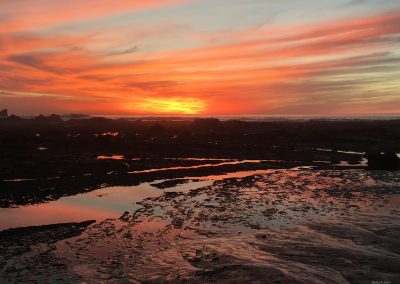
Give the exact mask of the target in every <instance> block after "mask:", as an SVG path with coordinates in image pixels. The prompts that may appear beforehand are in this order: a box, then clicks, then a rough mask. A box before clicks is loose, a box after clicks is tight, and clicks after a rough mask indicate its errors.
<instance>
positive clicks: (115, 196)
mask: <svg viewBox="0 0 400 284" xmlns="http://www.w3.org/2000/svg"><path fill="white" fill-rule="evenodd" d="M241 162H249V161H241ZM235 163H236V162H235ZM346 165H347V164H346ZM202 166H204V165H199V166H195V167H196V168H197V167H202ZM207 166H208V164H207ZM211 166H213V164H211ZM339 166H340V165H339ZM179 168H181V167H179ZM159 170H162V169H152V170H148V171H149V172H153V171H159ZM392 175H393V174H392ZM252 176H253V177H254V176H264V177H265V178H266V180H267V181H260V182H259V183H258V184H256V186H258V187H260V186H261V187H263V188H271V190H273V191H277V190H278V192H279V191H281V192H282V193H281V194H278V197H279V198H278V199H281V198H282V197H284V198H285V200H286V199H287V200H288V201H290V202H292V201H293V202H294V201H296V202H297V201H298V200H300V201H301V202H303V203H304V202H306V203H310V204H311V203H313V202H314V203H315V202H316V200H317V198H316V197H313V198H311V197H310V196H309V193H310V194H311V193H312V194H314V193H315V192H314V191H315V190H318V189H321V190H322V189H326V188H328V187H330V186H331V187H337V189H335V190H342V191H343V192H342V193H343V194H345V193H346V192H345V191H346V190H347V188H348V187H349V186H353V187H355V186H359V185H360V184H363V186H377V183H376V181H375V180H374V178H371V177H370V176H369V174H368V173H367V172H364V171H363V170H345V171H320V170H313V169H312V167H296V168H293V169H290V170H254V171H239V172H232V173H227V174H222V175H209V176H202V177H186V178H179V179H173V180H156V181H152V182H148V183H142V184H140V185H135V186H126V187H104V188H100V189H97V190H94V191H90V192H86V193H82V194H78V195H75V196H68V197H63V198H61V199H59V200H57V201H51V202H48V203H42V204H38V205H30V206H22V207H17V208H0V230H4V229H8V228H15V227H24V226H38V225H45V224H54V223H66V222H80V221H85V220H89V219H95V220H97V221H101V220H105V219H109V218H118V217H120V216H121V214H122V213H123V212H125V211H129V212H132V211H135V210H137V209H139V208H141V207H142V205H139V204H138V203H140V202H142V201H143V200H145V199H147V198H154V197H160V196H162V195H163V194H164V192H181V193H188V192H190V191H193V190H195V189H200V188H212V189H211V191H207V192H205V193H204V194H205V195H204V196H203V197H201V196H197V197H196V198H194V199H193V201H194V202H199V201H201V198H204V199H206V198H208V197H210V196H211V195H212V194H213V193H212V191H213V190H214V188H218V184H217V182H219V181H227V182H228V181H229V180H233V181H235V180H236V181H237V180H240V179H243V178H245V177H252ZM385 180H386V181H387V180H393V181H394V185H398V183H397V182H396V179H394V177H390V179H387V178H386V179H385ZM170 182H172V183H171V184H170ZM163 183H166V185H165V186H162V185H163ZM228 184H229V182H228ZM380 185H381V186H393V184H391V183H387V182H384V181H380ZM160 186H162V187H160ZM216 186H217V187H216ZM243 186H245V185H241V184H237V185H235V186H234V187H233V188H232V190H233V191H232V193H235V194H236V193H237V192H238V191H239V190H241V191H242V190H243ZM160 188H162V189H160ZM289 189H291V190H292V189H293V190H295V191H294V192H291V191H288V190H289ZM352 190H353V189H352ZM273 191H271V194H272V192H273ZM247 192H248V193H249V194H250V195H249V196H252V197H251V198H254V197H255V196H257V195H259V194H260V191H259V190H253V191H252V189H249V190H248V191H247ZM283 192H286V193H283ZM263 194H265V193H264V192H263ZM274 194H275V193H274ZM282 194H283V195H282ZM285 194H288V196H286V195H285ZM321 194H322V195H323V194H324V192H321ZM322 195H321V196H320V197H319V198H322ZM199 198H200V199H199ZM270 198H272V199H273V200H274V199H276V197H275V196H274V195H273V194H272V195H271V196H270ZM325 198H328V199H329V198H331V199H332V201H331V202H332V203H333V202H336V201H337V200H335V198H332V197H329V196H328V197H325ZM304 200H306V201H304ZM325 201H326V200H325ZM227 202H229V200H227ZM214 205H215V204H214ZM216 205H217V206H223V204H222V203H221V204H216ZM261 205H262V204H261ZM209 206H212V204H211V203H210V204H209ZM284 206H286V205H285V204H281V205H279V204H276V208H277V211H281V210H286V209H285V208H284ZM354 206H359V205H354ZM361 206H362V205H361ZM281 207H282V208H281ZM329 210H331V208H329ZM329 210H322V209H321V210H320V211H326V212H328V211H329ZM289 211H290V210H289ZM256 215H257V216H256ZM256 215H255V216H253V217H252V218H255V219H257V218H260V216H261V217H262V216H264V215H263V214H258V213H257V214H256ZM295 215H296V214H294V215H292V216H289V218H288V217H287V216H286V215H285V216H284V218H283V221H279V218H278V219H276V220H275V221H276V222H275V223H276V224H278V225H281V223H282V224H284V223H285V222H288V219H296V216H295ZM278 217H279V216H278Z"/></svg>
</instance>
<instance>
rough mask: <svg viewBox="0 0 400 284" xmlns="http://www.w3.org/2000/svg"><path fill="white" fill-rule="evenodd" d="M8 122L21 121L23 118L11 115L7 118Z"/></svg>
mask: <svg viewBox="0 0 400 284" xmlns="http://www.w3.org/2000/svg"><path fill="white" fill-rule="evenodd" d="M7 119H8V120H21V119H22V118H21V117H19V116H17V115H14V114H12V115H10V116H9V117H7Z"/></svg>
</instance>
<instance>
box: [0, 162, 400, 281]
mask: <svg viewBox="0 0 400 284" xmlns="http://www.w3.org/2000/svg"><path fill="white" fill-rule="evenodd" d="M399 181H400V176H399V175H398V174H397V173H396V172H378V171H376V172H367V171H364V170H346V171H334V170H270V172H268V173H266V174H263V175H252V176H247V177H244V178H231V179H225V180H222V181H216V182H214V184H213V185H211V186H206V187H202V188H196V189H193V190H189V191H187V192H174V191H171V190H169V191H167V192H165V193H164V194H162V195H161V196H159V197H154V198H147V199H145V200H143V201H142V202H139V204H138V205H140V208H139V209H137V210H132V211H131V212H125V213H123V214H121V218H119V219H109V220H104V221H100V222H97V223H96V224H92V225H90V226H89V227H87V228H86V230H84V231H82V230H81V229H79V230H78V231H79V235H78V236H69V238H68V239H65V238H64V237H65V235H64V237H62V238H58V237H56V235H57V234H55V235H54V234H50V235H47V237H45V238H43V239H39V242H38V243H35V247H40V248H41V250H39V251H37V249H35V250H33V251H30V252H26V250H22V251H21V253H20V254H17V253H15V252H14V251H10V250H6V253H5V254H4V256H3V257H4V259H7V267H8V268H5V269H3V270H2V271H1V273H0V279H5V280H6V279H13V280H14V281H16V282H23V281H25V279H36V280H37V281H39V282H40V280H43V279H46V278H45V277H50V278H49V279H55V278H57V277H58V278H60V279H62V280H59V281H60V283H69V282H79V281H83V282H91V283H92V282H113V283H126V282H130V283H187V282H193V283H244V282H252V283H271V281H272V282H276V283H318V282H321V283H370V282H371V281H375V280H376V279H381V280H382V279H383V280H384V281H391V282H392V283H396V281H397V280H398V279H399V277H400V271H399V270H398V263H399V261H400V243H399V237H400V235H399V234H400V208H399V200H400V198H399V196H400V183H399ZM74 226H76V225H74ZM84 227H86V226H84ZM55 230H56V229H55ZM28 235H29V234H28ZM14 237H16V238H19V236H18V234H16V235H15V236H14ZM24 239H25V240H26V238H23V240H24ZM11 247H12V246H11ZM20 247H21V243H16V244H15V245H14V249H16V250H18V249H20ZM22 247H23V246H22ZM10 263H12V264H13V265H14V266H11V268H10V265H11V264H10ZM21 263H28V264H29V263H30V264H31V265H30V266H29V265H25V266H24V265H21V266H20V264H21ZM33 264H34V265H33ZM53 264H54V265H53ZM51 277H53V278H51Z"/></svg>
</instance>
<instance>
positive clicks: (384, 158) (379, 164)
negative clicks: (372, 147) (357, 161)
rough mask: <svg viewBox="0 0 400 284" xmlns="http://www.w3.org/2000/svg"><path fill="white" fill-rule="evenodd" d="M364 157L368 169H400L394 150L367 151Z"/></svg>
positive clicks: (399, 160)
mask: <svg viewBox="0 0 400 284" xmlns="http://www.w3.org/2000/svg"><path fill="white" fill-rule="evenodd" d="M366 158H367V159H368V169H370V170H386V171H397V170H400V158H399V157H398V156H397V155H396V153H394V152H378V151H375V152H368V153H367V155H366Z"/></svg>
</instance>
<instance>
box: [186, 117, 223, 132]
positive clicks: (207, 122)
mask: <svg viewBox="0 0 400 284" xmlns="http://www.w3.org/2000/svg"><path fill="white" fill-rule="evenodd" d="M220 125H221V122H220V120H219V119H217V118H196V119H195V120H194V121H193V126H194V127H195V128H196V129H198V130H202V131H204V130H214V129H216V128H218V127H219V126H220Z"/></svg>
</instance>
